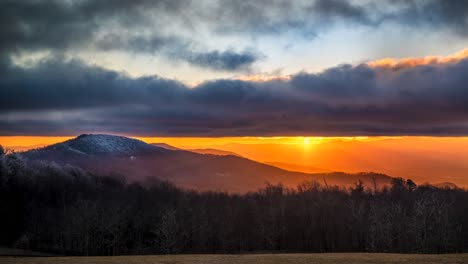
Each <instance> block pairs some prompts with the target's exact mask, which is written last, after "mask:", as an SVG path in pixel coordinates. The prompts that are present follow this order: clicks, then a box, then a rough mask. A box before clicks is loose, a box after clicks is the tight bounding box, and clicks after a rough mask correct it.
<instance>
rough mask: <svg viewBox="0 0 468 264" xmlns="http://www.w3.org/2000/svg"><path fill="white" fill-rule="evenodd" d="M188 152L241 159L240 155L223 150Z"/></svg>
mask: <svg viewBox="0 0 468 264" xmlns="http://www.w3.org/2000/svg"><path fill="white" fill-rule="evenodd" d="M187 150H188V151H191V152H195V153H199V154H211V155H218V156H228V155H232V156H239V157H242V156H241V155H239V154H237V153H235V152H232V151H225V150H219V149H213V148H203V149H187Z"/></svg>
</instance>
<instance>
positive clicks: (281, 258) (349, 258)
mask: <svg viewBox="0 0 468 264" xmlns="http://www.w3.org/2000/svg"><path fill="white" fill-rule="evenodd" d="M0 263H2V264H23V263H24V264H28V263H37V264H42V263H44V264H54V263H57V264H59V263H60V264H61V263H67V264H84V263H99V264H120V263H122V264H127V263H128V264H132V263H134V264H143V263H164V264H179V263H180V264H182V263H183V264H190V263H197V264H198V263H200V264H201V263H204V264H205V263H206V264H209V263H221V264H223V263H235V264H243V263H259V264H262V263H263V264H270V263H271V264H287V263H299V264H301V263H304V264H305V263H320V264H327V263H330V264H331V263H333V264H335V263H346V264H354V263H355V264H361V263H406V264H410V263H424V264H446V263H447V264H448V263H468V254H447V255H407V254H368V253H331V254H259V255H256V254H252V255H163V256H120V257H0Z"/></svg>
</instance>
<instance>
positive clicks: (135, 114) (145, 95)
mask: <svg viewBox="0 0 468 264" xmlns="http://www.w3.org/2000/svg"><path fill="white" fill-rule="evenodd" d="M0 7H1V8H0V135H19V134H22V135H74V134H78V133H84V132H110V133H121V134H132V135H140V136H152V135H171V136H176V135H181V136H272V135H467V134H468V117H467V116H468V109H467V105H468V90H467V89H466V83H468V82H467V81H468V77H467V75H466V72H468V59H467V53H466V51H464V52H461V53H459V54H456V55H453V56H449V57H426V58H406V59H398V60H395V59H384V60H377V61H371V62H368V63H363V64H359V65H340V66H336V67H331V68H328V69H325V70H324V71H322V72H320V73H309V72H300V73H297V74H294V75H291V76H257V75H253V77H242V76H241V77H239V78H238V80H232V79H219V80H213V81H206V82H204V83H201V84H199V85H197V86H196V87H188V86H187V85H185V84H183V83H181V82H179V81H177V80H175V79H168V78H162V77H158V76H144V77H139V78H136V77H131V76H129V75H127V74H125V73H121V72H116V71H113V70H109V69H106V68H102V67H98V66H93V65H90V63H89V62H86V61H82V60H79V59H76V57H78V58H79V56H74V55H76V54H80V53H86V52H88V53H91V56H92V55H93V54H101V53H105V54H108V53H112V52H121V53H125V54H139V55H144V56H160V57H164V58H166V59H167V60H168V61H170V62H176V63H179V62H184V63H186V64H188V65H190V66H191V67H195V68H201V69H207V70H209V71H223V72H241V73H242V72H249V71H250V70H251V69H252V67H253V66H254V65H255V63H257V62H258V61H259V60H261V59H262V58H265V57H268V55H269V54H264V53H265V52H266V51H265V50H261V49H260V50H259V49H258V47H255V45H253V47H249V46H248V45H244V44H245V43H255V40H256V39H257V38H259V37H262V36H269V37H271V36H273V38H271V39H274V37H275V36H279V35H281V34H287V36H288V41H289V40H291V41H294V40H295V39H311V38H314V37H315V36H317V34H320V33H321V32H323V31H326V30H328V29H329V28H331V27H333V26H334V25H337V24H342V25H346V26H352V27H354V26H363V27H370V28H375V29H377V28H378V27H380V26H381V25H383V24H398V25H402V26H404V27H408V28H412V29H417V30H428V31H432V30H441V31H444V32H451V34H455V35H457V36H461V37H462V38H464V37H468V19H467V17H468V2H467V1H456V0H453V1H452V0H427V1H419V0H413V1H411V0H408V1H403V0H401V1H400V0H387V1H372V0H362V1H341V0H316V1H286V0H256V1H209V0H207V1H189V0H157V1H150V0H136V1H126V0H112V1H110V0H109V1H106V0H102V1H87V0H83V1H33V0H31V1H28V0H26V1H13V0H6V1H2V2H1V3H0ZM238 39H242V40H243V41H240V42H242V44H243V45H237V44H239V43H240V42H239V41H236V40H238ZM273 44H274V43H273ZM260 46H261V45H260ZM265 46H268V45H264V47H265ZM37 53H39V54H42V53H44V54H48V55H47V56H45V58H43V59H40V60H38V61H36V62H34V63H25V64H22V65H21V66H20V64H15V63H14V62H15V58H16V57H21V55H22V54H33V55H34V54H36V55H37ZM70 54H71V55H70ZM344 60H345V59H344ZM156 70H157V69H156ZM236 74H239V73H236ZM171 76H177V73H176V74H174V75H171ZM181 79H182V78H181Z"/></svg>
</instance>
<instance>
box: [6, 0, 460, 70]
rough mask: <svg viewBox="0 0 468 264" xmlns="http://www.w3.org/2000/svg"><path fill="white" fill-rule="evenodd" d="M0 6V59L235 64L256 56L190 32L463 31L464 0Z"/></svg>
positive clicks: (181, 0) (159, 0) (165, 0)
mask: <svg viewBox="0 0 468 264" xmlns="http://www.w3.org/2000/svg"><path fill="white" fill-rule="evenodd" d="M0 7H1V8H0V36H1V37H0V55H1V56H2V59H3V58H5V57H6V56H9V55H11V54H14V53H18V52H24V51H41V50H48V51H53V52H57V53H60V52H65V51H70V50H71V51H77V50H90V49H91V50H92V49H97V50H98V51H107V50H121V51H123V52H142V53H150V54H160V55H163V56H170V57H171V58H173V59H175V60H185V61H187V62H188V63H192V64H193V65H195V66H198V67H209V68H212V69H216V67H220V68H219V69H220V70H239V69H243V68H245V66H249V65H250V64H252V63H254V62H255V61H256V60H257V59H259V57H260V56H258V55H257V54H256V53H250V52H236V51H233V50H229V49H228V50H210V49H209V48H207V47H205V46H204V45H203V43H199V42H198V41H197V40H195V38H194V37H193V36H196V35H198V34H199V33H200V31H202V30H206V31H207V32H209V33H211V35H235V36H237V35H239V36H243V37H245V36H247V37H249V38H250V37H256V36H258V35H261V34H281V33H283V32H295V33H297V34H300V35H303V36H306V37H310V36H314V35H315V34H316V33H317V32H318V31H321V30H322V29H324V28H325V29H326V28H327V27H328V26H329V25H332V24H334V23H337V22H345V23H350V22H351V23H354V24H362V25H369V26H378V25H380V24H381V23H383V22H385V21H393V22H396V23H400V24H404V25H405V26H409V27H415V28H419V27H422V28H427V29H431V28H437V29H441V28H442V29H444V30H449V31H455V32H457V33H459V34H463V35H466V34H467V33H468V30H467V28H468V19H467V15H468V2H467V1H458V0H427V1H417V0H414V1H411V0H409V1H398V0H387V1H362V2H359V1H352V2H351V1H342V0H316V1H285V0H256V1H189V0H155V1H149V0H148V1H147V0H136V1H125V0H115V1H106V0H102V1H87V0H84V1H53V0H51V1H33V0H25V1H15V0H6V1H2V2H1V3H0ZM183 32H184V33H183ZM208 42H209V40H208ZM233 44H234V45H235V43H233ZM175 54H176V55H177V56H174V55H175Z"/></svg>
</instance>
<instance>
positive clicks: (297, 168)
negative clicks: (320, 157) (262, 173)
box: [263, 161, 330, 173]
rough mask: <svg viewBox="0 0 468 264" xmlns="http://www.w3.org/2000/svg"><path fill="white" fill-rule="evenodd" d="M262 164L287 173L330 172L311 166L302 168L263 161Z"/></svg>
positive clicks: (295, 165)
mask: <svg viewBox="0 0 468 264" xmlns="http://www.w3.org/2000/svg"><path fill="white" fill-rule="evenodd" d="M263 163H265V164H268V165H271V166H275V167H278V168H281V169H284V170H289V171H300V172H305V173H318V172H329V171H330V170H326V169H322V168H319V167H313V166H303V165H299V164H294V163H286V162H277V161H264V162H263Z"/></svg>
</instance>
